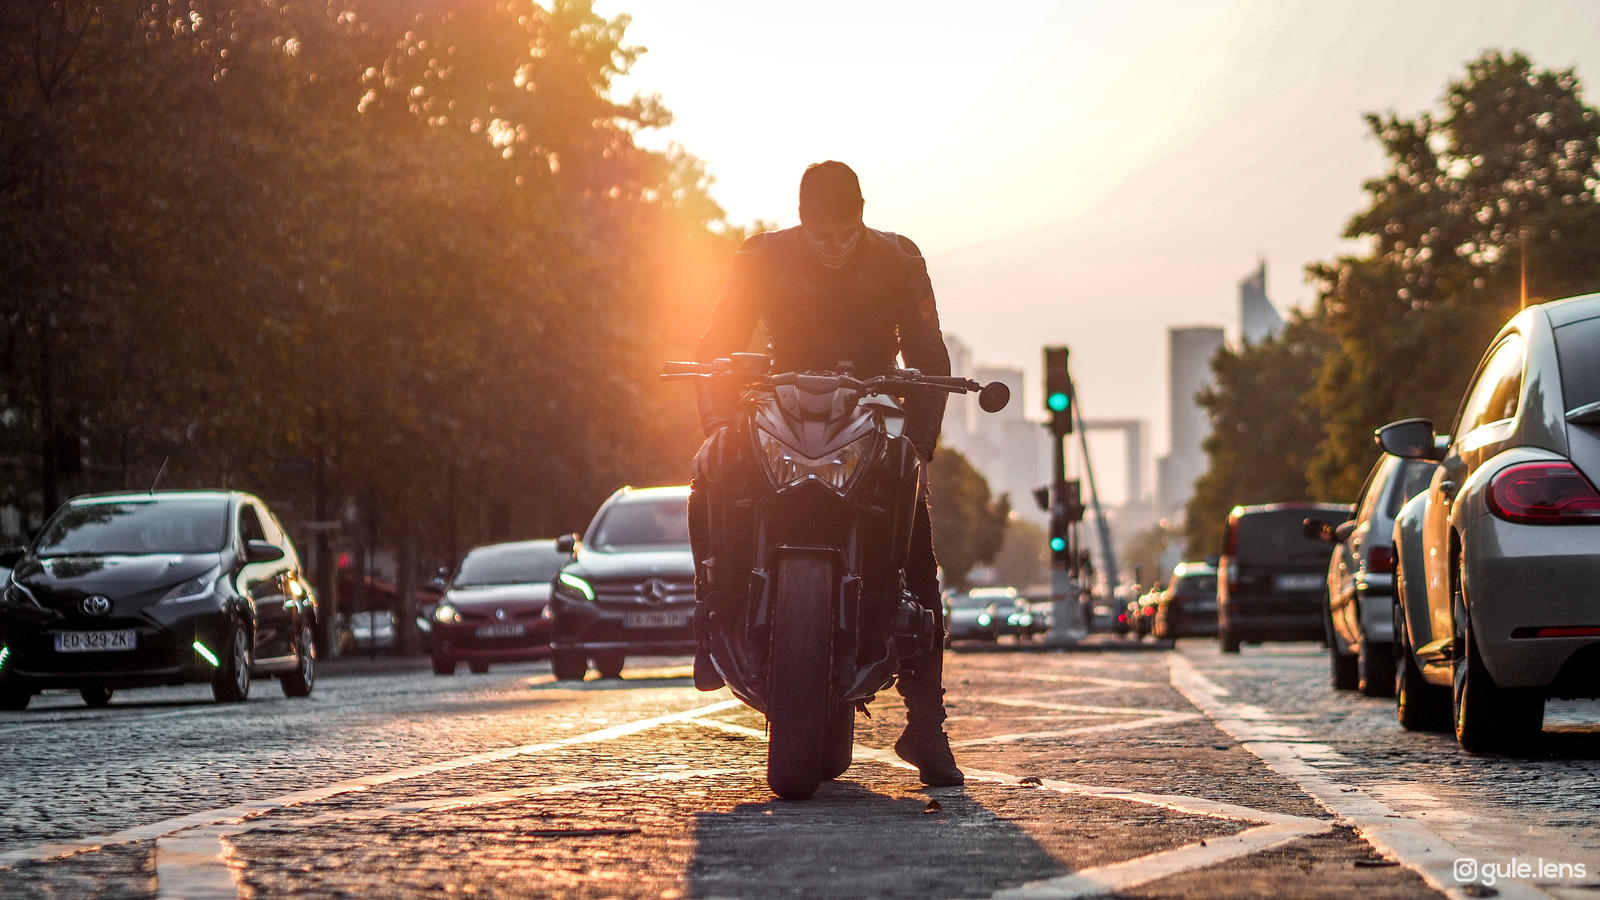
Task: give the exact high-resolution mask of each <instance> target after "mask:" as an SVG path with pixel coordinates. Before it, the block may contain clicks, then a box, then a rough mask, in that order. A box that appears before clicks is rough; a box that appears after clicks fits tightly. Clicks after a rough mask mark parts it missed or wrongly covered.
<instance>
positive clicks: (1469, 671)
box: [1450, 564, 1544, 753]
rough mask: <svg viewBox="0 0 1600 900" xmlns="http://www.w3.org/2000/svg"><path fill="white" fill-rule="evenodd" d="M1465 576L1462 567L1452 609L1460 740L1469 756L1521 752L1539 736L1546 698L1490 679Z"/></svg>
mask: <svg viewBox="0 0 1600 900" xmlns="http://www.w3.org/2000/svg"><path fill="white" fill-rule="evenodd" d="M1463 574H1464V573H1463V571H1462V567H1461V566H1460V565H1459V564H1458V566H1457V570H1456V583H1455V585H1454V588H1453V593H1454V596H1453V603H1452V608H1453V610H1454V612H1455V640H1454V642H1453V643H1454V648H1455V660H1454V667H1453V668H1454V672H1453V678H1452V690H1451V692H1450V701H1451V703H1450V707H1451V712H1453V713H1454V714H1455V725H1456V740H1457V741H1460V742H1461V749H1463V750H1466V751H1467V752H1468V753H1497V752H1506V751H1514V750H1520V749H1522V748H1523V747H1525V746H1526V745H1527V744H1529V743H1530V742H1532V741H1533V740H1534V739H1536V738H1537V737H1538V736H1539V732H1540V728H1541V727H1542V726H1543V724H1544V696H1543V695H1542V694H1540V693H1539V692H1537V691H1530V690H1526V689H1521V690H1508V689H1506V688H1502V687H1500V686H1499V685H1497V684H1495V683H1494V679H1493V678H1491V677H1490V676H1489V669H1488V667H1487V666H1485V665H1484V662H1483V653H1482V651H1481V650H1480V649H1479V648H1478V644H1477V639H1476V636H1475V635H1474V634H1473V630H1472V616H1471V614H1470V612H1469V611H1468V607H1467V603H1466V587H1465V581H1464V579H1463V577H1462V576H1463Z"/></svg>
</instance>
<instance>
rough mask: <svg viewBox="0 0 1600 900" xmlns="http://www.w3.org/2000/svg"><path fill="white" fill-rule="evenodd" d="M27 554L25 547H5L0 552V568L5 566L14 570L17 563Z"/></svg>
mask: <svg viewBox="0 0 1600 900" xmlns="http://www.w3.org/2000/svg"><path fill="white" fill-rule="evenodd" d="M27 553H28V548H27V547H7V548H5V549H4V550H0V566H5V567H6V568H8V569H15V568H16V567H17V563H18V562H20V561H21V560H22V557H23V556H25V555H27Z"/></svg>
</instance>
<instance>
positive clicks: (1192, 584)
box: [1152, 562, 1217, 641]
mask: <svg viewBox="0 0 1600 900" xmlns="http://www.w3.org/2000/svg"><path fill="white" fill-rule="evenodd" d="M1152 631H1153V632H1154V634H1155V636H1156V637H1158V638H1161V639H1162V640H1169V641H1170V640H1177V639H1178V638H1181V637H1216V635H1217V568H1216V566H1212V565H1208V564H1206V563H1203V562H1181V563H1178V565H1177V566H1175V567H1173V570H1172V580H1171V581H1170V582H1168V584H1167V587H1166V590H1163V591H1162V592H1161V596H1160V599H1158V600H1157V601H1156V615H1155V622H1154V623H1153V625H1152Z"/></svg>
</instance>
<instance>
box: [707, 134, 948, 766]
mask: <svg viewBox="0 0 1600 900" xmlns="http://www.w3.org/2000/svg"><path fill="white" fill-rule="evenodd" d="M862 206H863V202H862V198H861V184H860V182H859V181H858V180H857V178H856V173H855V172H854V171H852V170H851V168H850V167H849V166H847V165H845V164H844V163H841V162H835V161H832V160H830V161H828V162H820V163H815V164H813V165H811V166H808V167H807V168H806V170H805V174H804V175H802V176H801V178H800V225H799V227H797V228H789V229H785V230H783V231H771V232H766V233H764V234H758V235H756V236H754V237H752V238H750V239H749V240H747V241H745V242H744V245H743V246H741V247H740V248H739V252H738V254H737V255H736V256H735V257H734V260H733V266H732V269H731V270H730V271H729V273H728V277H727V280H726V281H725V282H724V284H723V288H722V295H721V297H720V298H719V300H718V302H717V306H716V309H715V311H714V312H713V313H712V315H711V324H710V326H709V327H708V328H707V329H706V332H705V335H704V336H703V337H701V339H700V346H699V349H698V353H697V358H698V359H700V360H701V361H703V362H709V361H711V360H713V359H717V358H719V357H725V356H727V355H728V354H730V353H737V352H740V351H743V350H745V349H747V348H748V347H749V344H750V338H751V335H752V334H753V333H754V332H755V328H756V324H757V322H758V321H760V322H763V323H765V325H766V330H767V334H768V337H769V338H770V340H771V353H772V356H773V365H774V368H775V369H776V370H777V371H782V372H804V371H828V370H836V369H838V368H839V365H840V363H841V362H844V361H848V362H850V363H852V364H853V366H854V372H855V374H856V375H857V376H858V377H863V378H867V377H871V376H874V375H887V374H889V372H890V370H891V369H893V368H895V364H896V363H895V357H896V355H899V356H900V357H902V358H903V359H904V361H905V365H906V366H907V367H909V368H913V369H919V370H921V371H922V373H923V374H925V375H949V374H950V355H949V352H948V351H947V350H946V349H945V345H944V337H943V336H942V335H941V334H940V332H939V313H938V310H937V309H936V308H935V305H934V299H933V284H932V282H930V281H929V279H928V267H927V264H926V263H925V262H924V261H923V259H922V252H921V251H920V250H918V249H917V245H916V244H913V243H912V242H911V240H910V239H909V238H905V237H901V236H899V235H895V234H891V233H889V232H884V231H875V230H873V229H870V228H867V227H866V226H864V225H863V224H862V221H861V211H862ZM736 400H737V397H736V396H735V395H733V394H731V393H729V392H728V391H727V390H722V391H718V390H716V389H707V390H705V391H702V393H701V404H700V407H701V408H700V416H701V421H702V424H704V426H705V430H706V433H707V434H708V435H709V434H712V433H713V432H715V431H716V430H717V429H718V428H721V427H722V426H724V425H726V424H728V422H729V421H730V419H731V416H732V414H733V407H734V403H735V401H736ZM944 406H945V395H944V394H942V393H938V392H933V391H928V392H922V393H919V394H918V395H917V396H913V397H910V398H908V399H907V400H906V403H905V407H906V413H907V416H906V418H907V421H906V429H905V435H906V437H908V438H909V439H910V440H911V442H912V444H913V446H915V447H916V450H917V453H918V454H919V455H920V456H921V457H922V460H923V461H924V462H927V461H929V460H931V459H932V458H933V450H934V445H935V444H936V443H937V442H938V440H939V428H940V425H941V424H942V420H943V418H944ZM697 530H698V529H697ZM695 555H696V558H697V559H698V558H701V557H702V551H701V549H699V548H697V549H696V554H695ZM937 567H938V563H937V561H936V560H935V559H934V555H933V530H932V526H931V523H930V521H929V518H928V498H927V496H926V495H924V496H923V497H922V498H921V500H920V502H919V503H918V505H917V515H916V521H915V523H914V525H913V526H912V531H911V552H910V555H909V557H908V558H907V560H906V567H905V578H906V587H907V589H908V590H910V591H911V593H912V595H913V597H914V598H915V600H916V602H917V603H918V604H920V605H921V606H922V607H924V608H925V609H928V610H930V611H931V612H932V613H933V615H934V620H935V622H937V623H938V632H939V634H938V637H939V638H940V640H939V641H937V642H936V643H935V644H934V649H933V650H932V651H931V652H929V653H926V654H923V655H921V656H918V657H915V658H913V659H911V660H908V661H907V662H906V663H905V664H904V666H903V667H902V671H901V675H900V678H899V690H900V695H901V696H902V697H903V698H905V704H906V728H905V732H904V733H903V734H901V736H900V739H899V740H897V741H896V742H895V745H894V749H895V753H897V754H899V756H900V758H901V759H904V760H905V761H907V762H909V763H911V764H913V765H915V766H916V767H917V771H918V773H919V774H920V776H921V778H922V781H923V782H924V783H925V784H930V785H956V784H961V783H962V781H963V777H962V774H961V769H959V768H958V767H957V766H956V762H955V758H954V756H952V755H951V753H950V742H949V739H948V738H946V736H945V733H944V728H943V722H944V720H945V710H944V685H943V669H944V651H943V646H944V642H943V640H942V638H943V633H944V612H943V605H942V604H941V603H940V601H939V579H938V574H937V571H936V570H937ZM695 683H696V685H698V686H701V687H702V688H703V689H707V690H712V689H715V688H717V687H720V686H721V679H720V678H719V677H717V675H716V674H715V671H714V670H713V669H712V667H711V664H710V657H709V655H708V654H707V652H706V650H705V648H704V647H703V646H702V648H701V649H700V651H699V653H698V654H697V655H696V656H695Z"/></svg>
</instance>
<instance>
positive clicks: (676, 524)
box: [589, 499, 689, 551]
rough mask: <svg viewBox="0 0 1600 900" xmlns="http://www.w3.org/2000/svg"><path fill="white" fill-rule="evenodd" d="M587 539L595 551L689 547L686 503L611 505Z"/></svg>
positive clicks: (655, 502) (618, 503) (642, 502)
mask: <svg viewBox="0 0 1600 900" xmlns="http://www.w3.org/2000/svg"><path fill="white" fill-rule="evenodd" d="M594 532H595V534H594V539H593V540H592V541H590V542H589V544H590V546H592V547H594V548H595V549H596V550H605V551H609V550H636V549H639V548H643V547H674V548H676V547H687V546H689V504H688V502H687V501H685V500H682V499H673V500H633V499H626V500H622V501H620V502H617V503H613V504H611V507H610V508H609V509H607V510H606V513H605V515H604V516H603V517H601V519H600V523H599V524H598V525H597V526H596V527H595V530H594Z"/></svg>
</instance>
